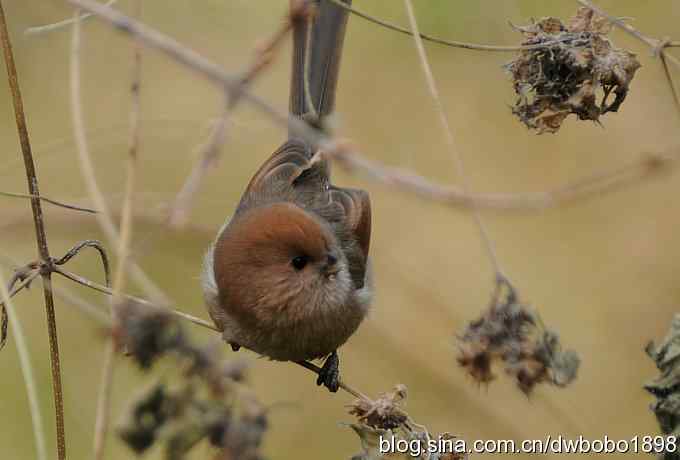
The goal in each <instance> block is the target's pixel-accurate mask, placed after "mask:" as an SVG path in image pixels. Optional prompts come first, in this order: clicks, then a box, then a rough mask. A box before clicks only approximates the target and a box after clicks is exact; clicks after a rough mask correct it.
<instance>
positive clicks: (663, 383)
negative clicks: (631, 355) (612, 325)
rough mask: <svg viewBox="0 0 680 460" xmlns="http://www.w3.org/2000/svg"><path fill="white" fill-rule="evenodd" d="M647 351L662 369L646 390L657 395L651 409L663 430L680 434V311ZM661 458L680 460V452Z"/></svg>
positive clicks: (667, 453) (673, 434)
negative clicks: (664, 332)
mask: <svg viewBox="0 0 680 460" xmlns="http://www.w3.org/2000/svg"><path fill="white" fill-rule="evenodd" d="M646 351H647V354H648V355H649V356H650V357H651V358H652V359H653V360H654V362H655V363H656V367H657V368H658V369H659V371H661V375H659V376H658V377H657V378H656V379H654V380H652V381H651V382H649V383H647V384H646V385H645V389H646V390H647V391H649V392H650V393H651V394H652V395H654V396H655V397H656V401H655V402H654V403H653V404H652V405H651V409H652V411H653V412H654V414H655V415H656V419H657V421H658V422H659V426H660V427H661V432H662V433H664V434H666V435H672V436H675V437H676V438H677V437H678V436H680V314H676V315H675V316H674V317H673V321H672V323H671V329H670V331H669V333H668V335H667V336H666V338H664V340H663V341H662V342H661V343H660V344H659V345H657V346H655V345H654V344H653V343H650V344H649V345H647V349H646ZM659 458H661V459H664V460H677V459H678V458H679V457H678V452H677V451H674V452H666V453H665V454H663V455H661V456H660V457H659Z"/></svg>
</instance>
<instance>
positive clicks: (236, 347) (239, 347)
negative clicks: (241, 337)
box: [229, 342, 241, 351]
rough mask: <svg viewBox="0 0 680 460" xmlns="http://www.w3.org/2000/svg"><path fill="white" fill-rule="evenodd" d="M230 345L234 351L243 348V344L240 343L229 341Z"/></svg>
mask: <svg viewBox="0 0 680 460" xmlns="http://www.w3.org/2000/svg"><path fill="white" fill-rule="evenodd" d="M229 345H231V349H232V350H234V351H239V350H240V349H241V345H239V344H238V343H234V342H229Z"/></svg>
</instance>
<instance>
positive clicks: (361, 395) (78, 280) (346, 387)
mask: <svg viewBox="0 0 680 460" xmlns="http://www.w3.org/2000/svg"><path fill="white" fill-rule="evenodd" d="M54 271H55V273H58V274H60V275H62V276H64V277H65V278H68V279H70V280H71V281H74V282H76V283H78V284H80V285H83V286H85V287H88V288H90V289H93V290H95V291H99V292H101V293H103V294H107V295H113V291H112V290H111V289H110V288H108V287H106V286H103V285H101V284H99V283H96V282H94V281H92V280H89V279H87V278H85V277H82V276H80V275H76V274H75V273H72V272H69V271H67V270H64V269H62V268H61V267H55V268H54ZM121 295H122V296H123V297H124V298H126V299H129V300H133V301H135V302H137V303H139V304H141V305H146V306H154V307H158V305H157V304H155V303H153V302H150V301H148V300H146V299H142V298H140V297H135V296H132V295H127V294H121ZM164 308H165V307H164ZM167 311H168V312H169V313H171V314H173V315H175V316H177V317H179V318H182V319H184V320H187V321H189V322H191V323H193V324H196V325H197V326H201V327H203V328H205V329H210V330H211V331H213V332H218V333H219V332H220V330H219V329H217V328H216V327H215V325H213V324H212V323H211V322H209V321H206V320H204V319H201V318H197V317H195V316H193V315H190V314H188V313H184V312H182V311H179V310H174V309H171V308H167ZM296 364H298V365H300V366H302V367H304V368H305V369H308V370H310V371H312V372H314V373H316V374H318V373H319V372H320V371H321V368H319V367H318V366H316V365H314V364H313V363H310V362H306V361H304V362H298V363H296ZM340 388H342V389H343V390H345V391H346V392H347V393H349V394H351V395H352V396H354V397H357V398H364V399H368V397H367V396H366V395H365V394H364V393H362V392H360V391H358V390H356V389H354V388H352V387H351V386H350V385H349V384H347V383H343V382H341V383H340Z"/></svg>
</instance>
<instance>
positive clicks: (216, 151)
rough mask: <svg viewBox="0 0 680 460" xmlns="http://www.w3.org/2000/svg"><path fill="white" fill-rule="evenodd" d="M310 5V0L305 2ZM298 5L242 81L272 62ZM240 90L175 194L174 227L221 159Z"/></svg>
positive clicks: (259, 48)
mask: <svg viewBox="0 0 680 460" xmlns="http://www.w3.org/2000/svg"><path fill="white" fill-rule="evenodd" d="M304 5H305V6H306V3H305V4H304ZM296 8H299V7H297V6H296V5H294V4H293V3H291V11H289V12H288V14H287V16H286V19H285V21H284V22H283V23H282V24H281V26H280V27H279V28H278V29H277V30H276V31H275V32H274V34H273V35H272V36H271V37H270V38H269V39H268V40H266V41H265V42H263V43H262V44H260V45H259V46H257V48H256V49H255V53H254V58H253V60H252V61H251V62H250V64H249V65H248V67H247V68H246V69H245V70H244V71H243V72H242V74H241V85H242V86H243V87H244V88H245V87H247V86H249V85H250V84H251V83H252V82H253V81H254V80H255V77H257V76H258V75H259V74H261V73H262V70H263V69H265V68H266V67H267V66H268V65H269V63H271V62H272V60H273V58H274V55H275V53H276V51H277V50H278V49H279V48H280V45H281V44H282V43H283V41H284V38H285V37H286V36H287V35H288V33H289V32H290V30H291V28H292V24H293V20H294V16H295V15H296V14H300V12H298V11H297V10H296ZM239 94H240V93H225V99H226V100H225V103H224V106H223V108H222V113H221V114H220V116H219V118H218V119H217V120H215V123H214V125H213V127H212V128H211V130H210V135H209V136H208V140H207V141H206V142H205V143H204V144H203V145H201V146H200V147H199V158H198V160H197V161H196V163H195V164H194V167H193V168H192V170H191V173H189V176H188V177H187V180H186V181H185V182H184V185H183V186H182V189H181V190H180V191H179V193H178V194H177V196H176V197H175V200H174V203H173V205H172V207H171V209H170V213H169V217H168V224H169V225H170V226H171V227H174V228H183V227H184V226H185V225H186V224H187V222H188V219H189V212H190V209H191V204H192V202H193V198H194V196H195V195H196V192H198V189H199V188H200V186H201V183H202V182H203V178H204V177H205V175H206V174H207V172H208V170H209V169H210V168H211V167H212V166H213V165H214V164H215V163H216V162H217V160H218V158H219V155H220V149H221V148H222V145H223V144H224V141H225V139H226V135H227V121H228V118H229V114H230V113H231V112H232V111H233V110H234V109H235V108H236V106H237V105H238V102H239V100H240V97H239Z"/></svg>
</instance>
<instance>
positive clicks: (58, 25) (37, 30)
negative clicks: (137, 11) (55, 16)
mask: <svg viewBox="0 0 680 460" xmlns="http://www.w3.org/2000/svg"><path fill="white" fill-rule="evenodd" d="M116 1H118V0H109V1H108V2H106V6H111V5H113V4H114V3H116ZM91 17H92V14H90V13H87V14H83V15H81V16H80V17H79V18H69V19H64V20H63V21H59V22H55V23H52V24H45V25H43V26H33V27H29V28H28V29H26V30H24V35H26V36H30V35H42V34H45V33H49V32H54V31H55V30H59V29H63V28H65V27H68V26H70V25H72V24H74V23H75V22H77V21H85V20H86V19H88V18H91Z"/></svg>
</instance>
